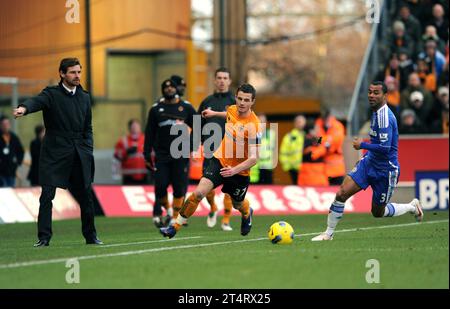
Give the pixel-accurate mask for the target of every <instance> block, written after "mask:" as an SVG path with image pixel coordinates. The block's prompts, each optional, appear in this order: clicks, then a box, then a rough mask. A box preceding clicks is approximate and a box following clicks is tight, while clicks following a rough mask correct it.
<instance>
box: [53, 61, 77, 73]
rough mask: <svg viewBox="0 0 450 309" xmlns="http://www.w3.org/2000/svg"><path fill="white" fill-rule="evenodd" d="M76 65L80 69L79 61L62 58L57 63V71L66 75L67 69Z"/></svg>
mask: <svg viewBox="0 0 450 309" xmlns="http://www.w3.org/2000/svg"><path fill="white" fill-rule="evenodd" d="M76 65H79V66H80V67H81V64H80V60H78V58H64V59H63V60H61V62H60V63H59V70H58V71H60V72H63V73H64V74H66V73H67V69H68V68H69V67H73V66H76Z"/></svg>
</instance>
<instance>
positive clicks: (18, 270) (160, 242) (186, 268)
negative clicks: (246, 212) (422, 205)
mask: <svg viewBox="0 0 450 309" xmlns="http://www.w3.org/2000/svg"><path fill="white" fill-rule="evenodd" d="M219 220H220V218H219ZM219 220H218V221H219ZM278 220H285V221H287V222H289V223H290V224H291V225H292V226H293V227H294V230H295V234H296V237H295V239H294V242H293V243H292V244H291V245H273V244H272V243H271V242H270V241H269V240H268V239H267V230H268V228H269V226H270V225H271V224H272V223H273V222H276V221H278ZM205 222H206V220H205V218H204V217H194V218H192V219H191V220H190V221H189V226H188V227H186V228H183V229H182V230H181V231H180V232H179V233H178V234H177V235H176V237H175V238H173V239H171V240H168V239H163V238H162V236H161V235H160V234H159V233H158V231H157V229H156V228H155V227H154V226H153V224H152V222H151V218H103V217H100V218H97V220H96V225H97V230H98V234H99V238H100V239H102V240H103V241H104V243H105V245H103V246H92V245H90V246H87V245H85V244H84V239H83V238H82V236H81V232H80V221H79V220H68V221H59V222H54V223H53V232H54V237H53V239H52V241H51V244H50V246H49V247H44V248H33V246H32V245H33V242H34V241H35V233H36V224H35V223H20V224H3V225H0V288H155V289H174V288H177V289H196V288H203V289H210V288H217V289H227V288H243V289H255V288H264V289H266V288H267V289H280V288H283V289H297V288H369V289H372V288H446V289H448V288H449V247H448V238H449V231H448V227H449V222H448V211H445V212H427V213H425V221H424V222H423V223H420V224H418V223H415V222H414V218H413V217H412V216H410V215H405V216H401V217H395V218H386V219H375V218H372V217H371V216H370V214H345V215H344V218H343V220H342V221H341V222H340V224H339V226H338V232H337V233H336V234H335V238H334V240H333V241H331V242H330V241H328V242H311V241H310V239H311V238H312V237H313V236H315V235H316V234H317V233H318V232H321V231H323V230H324V225H325V223H326V215H298V216H255V217H254V220H253V230H252V231H251V233H250V234H249V235H248V236H246V237H243V236H241V235H240V233H239V226H240V218H239V217H233V218H232V221H231V223H232V226H233V227H234V230H233V231H232V232H223V231H222V230H221V229H220V222H218V224H217V226H216V227H215V228H213V229H210V228H208V227H206V224H205ZM71 258H76V259H77V260H78V262H79V278H80V283H77V284H69V283H67V282H66V274H67V273H68V272H69V271H72V274H73V270H74V268H70V265H69V267H66V262H67V260H69V259H71ZM369 260H371V261H369ZM373 260H376V261H373ZM374 263H375V264H374ZM377 264H378V265H377ZM71 265H73V264H71ZM377 266H379V281H380V282H379V283H371V284H369V283H367V281H366V276H367V277H370V278H376V277H374V275H373V271H375V270H376V269H375V268H374V267H377ZM368 272H369V273H368ZM69 276H70V275H69Z"/></svg>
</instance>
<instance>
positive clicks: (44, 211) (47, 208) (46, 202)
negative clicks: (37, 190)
mask: <svg viewBox="0 0 450 309" xmlns="http://www.w3.org/2000/svg"><path fill="white" fill-rule="evenodd" d="M82 173H83V172H82V168H81V161H80V158H79V156H78V154H77V155H76V156H75V159H74V163H73V165H72V171H71V172H70V179H69V188H68V189H69V191H70V193H71V194H72V196H73V197H74V198H75V200H76V201H77V202H78V204H80V209H81V231H82V233H83V236H84V238H86V240H92V239H95V238H96V237H97V232H96V230H95V224H94V202H93V196H92V187H91V185H89V186H88V187H87V188H86V187H85V186H84V183H83V174H82ZM55 192H56V187H54V186H48V185H43V186H42V192H41V196H40V198H39V215H38V224H37V225H38V238H39V239H40V240H50V239H51V237H52V235H53V232H52V208H53V204H52V201H53V199H54V198H55Z"/></svg>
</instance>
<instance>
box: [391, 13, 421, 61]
mask: <svg viewBox="0 0 450 309" xmlns="http://www.w3.org/2000/svg"><path fill="white" fill-rule="evenodd" d="M392 29H393V31H392V35H391V37H390V40H389V50H390V53H391V54H393V53H395V54H397V55H398V54H399V48H404V49H405V50H406V51H407V52H408V56H409V57H413V56H414V55H415V54H416V44H415V42H414V40H413V39H412V38H411V37H410V36H409V35H408V34H407V33H406V32H405V25H404V24H403V22H401V21H400V20H397V21H395V22H394V25H393V26H392Z"/></svg>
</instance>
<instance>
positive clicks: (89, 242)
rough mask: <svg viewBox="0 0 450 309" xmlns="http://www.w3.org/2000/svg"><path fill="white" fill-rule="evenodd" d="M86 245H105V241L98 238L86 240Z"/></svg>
mask: <svg viewBox="0 0 450 309" xmlns="http://www.w3.org/2000/svg"><path fill="white" fill-rule="evenodd" d="M86 245H103V241H101V240H100V239H98V238H93V239H89V240H88V239H86Z"/></svg>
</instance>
